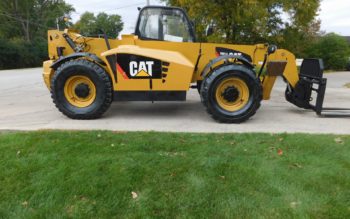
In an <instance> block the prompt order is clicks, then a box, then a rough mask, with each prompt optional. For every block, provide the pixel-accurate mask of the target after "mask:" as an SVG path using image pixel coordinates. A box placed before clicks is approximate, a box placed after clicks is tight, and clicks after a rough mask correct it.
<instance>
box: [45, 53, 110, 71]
mask: <svg viewBox="0 0 350 219" xmlns="http://www.w3.org/2000/svg"><path fill="white" fill-rule="evenodd" d="M82 57H85V58H88V59H90V60H92V61H94V62H96V63H98V64H100V65H103V66H106V63H104V61H102V59H100V58H99V57H98V56H97V55H95V54H92V53H87V52H78V53H73V54H71V55H68V56H62V57H61V58H59V59H58V60H57V61H55V62H54V63H53V64H52V65H51V68H52V69H54V70H57V68H58V67H59V66H60V65H61V64H62V63H64V62H67V61H70V60H73V59H77V58H82Z"/></svg>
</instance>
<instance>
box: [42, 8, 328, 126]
mask: <svg viewBox="0 0 350 219" xmlns="http://www.w3.org/2000/svg"><path fill="white" fill-rule="evenodd" d="M209 29H210V28H209ZM209 32H210V31H209ZM48 42H49V56H50V60H48V61H46V62H44V73H43V76H44V80H45V83H46V85H47V87H48V88H49V90H50V91H51V95H52V99H53V101H54V103H55V105H56V107H57V108H58V109H59V110H60V111H61V112H62V113H63V114H64V115H66V116H68V117H69V118H72V119H97V118H99V117H101V116H102V115H103V114H104V113H105V112H106V111H107V110H108V108H109V107H110V105H111V103H112V101H185V100H186V94H187V92H188V91H189V89H191V88H194V89H195V88H197V89H198V91H199V93H200V97H201V101H202V103H203V105H204V107H205V108H206V110H207V111H208V113H209V114H210V115H211V116H212V117H213V118H214V119H215V120H217V121H219V122H222V123H241V122H244V121H246V120H248V119H249V118H251V117H252V116H253V115H254V114H255V113H256V112H257V110H258V109H259V107H260V104H261V101H262V100H268V99H269V98H270V93H271V91H272V88H273V86H274V84H275V81H276V78H277V77H278V76H281V77H283V78H284V81H285V82H286V84H287V88H286V93H285V95H286V99H287V101H289V102H291V103H293V104H294V105H296V106H298V107H301V108H305V109H311V110H314V111H315V112H316V113H317V114H319V115H321V114H322V111H324V110H332V109H323V99H324V94H325V89H326V83H327V80H326V79H325V78H323V63H322V60H319V59H305V60H304V62H303V64H302V66H301V69H300V73H299V72H298V69H297V66H296V59H295V56H294V55H293V54H292V53H290V52H289V51H286V50H283V49H277V47H276V46H274V45H268V44H257V45H230V44H214V43H201V42H197V41H196V37H195V34H194V28H193V25H192V22H191V21H190V20H189V18H188V16H187V15H186V13H185V12H184V10H183V9H181V8H176V7H163V6H147V7H145V8H143V9H141V10H140V14H139V18H138V21H137V25H136V29H135V33H134V34H131V35H122V37H121V39H120V40H118V39H108V37H107V36H106V35H105V34H104V37H85V36H82V35H80V34H79V33H78V32H77V31H74V30H70V29H66V30H64V31H59V30H50V31H49V32H48ZM312 93H316V94H317V98H316V101H312ZM313 102H316V103H315V104H313Z"/></svg>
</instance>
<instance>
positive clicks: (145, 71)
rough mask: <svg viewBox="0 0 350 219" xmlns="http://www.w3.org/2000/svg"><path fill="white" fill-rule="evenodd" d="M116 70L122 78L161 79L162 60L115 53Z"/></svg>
mask: <svg viewBox="0 0 350 219" xmlns="http://www.w3.org/2000/svg"><path fill="white" fill-rule="evenodd" d="M116 65H117V71H118V72H119V73H120V74H121V75H122V76H123V78H124V79H161V78H162V61H161V60H157V59H152V58H148V57H144V56H138V55H131V54H118V55H117V64H116Z"/></svg>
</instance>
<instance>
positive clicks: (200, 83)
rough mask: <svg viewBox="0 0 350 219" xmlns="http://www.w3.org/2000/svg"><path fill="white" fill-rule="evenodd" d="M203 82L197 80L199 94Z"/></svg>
mask: <svg viewBox="0 0 350 219" xmlns="http://www.w3.org/2000/svg"><path fill="white" fill-rule="evenodd" d="M202 83H203V81H197V91H198V93H199V94H201V89H202Z"/></svg>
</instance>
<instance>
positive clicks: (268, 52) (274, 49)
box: [267, 45, 277, 55]
mask: <svg viewBox="0 0 350 219" xmlns="http://www.w3.org/2000/svg"><path fill="white" fill-rule="evenodd" d="M276 51H277V46H276V45H270V46H269V48H268V49H267V54H268V55H271V54H274V53H275V52H276Z"/></svg>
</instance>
